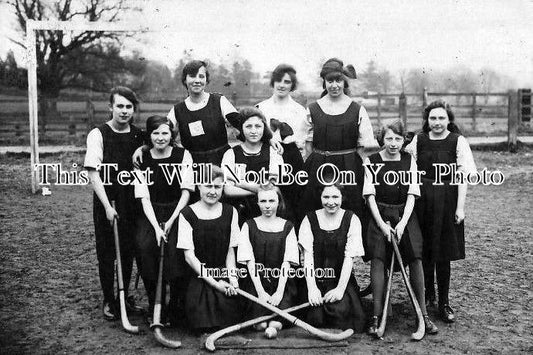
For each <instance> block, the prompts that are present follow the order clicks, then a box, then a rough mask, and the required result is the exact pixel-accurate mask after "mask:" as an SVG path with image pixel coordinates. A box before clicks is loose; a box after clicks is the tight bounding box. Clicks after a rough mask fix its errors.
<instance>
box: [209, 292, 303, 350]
mask: <svg viewBox="0 0 533 355" xmlns="http://www.w3.org/2000/svg"><path fill="white" fill-rule="evenodd" d="M309 306H310V304H309V302H306V303H303V304H301V305H299V306H294V307H290V308H287V309H284V311H285V312H287V313H290V312H296V311H299V310H300V309H304V308H307V307H309ZM276 317H278V314H277V313H273V314H271V315H267V316H261V317H257V318H254V319H250V320H247V321H246V322H242V323H239V324H235V325H232V326H230V327H227V328H224V329H220V330H219V331H217V332H215V333H213V334H211V335H210V336H208V337H207V339H206V340H205V348H206V349H207V350H209V351H215V350H216V347H215V342H216V341H217V340H218V339H220V338H222V337H223V336H225V335H228V334H230V333H234V332H237V331H239V330H241V329H245V328H248V327H251V326H253V325H256V324H259V323H263V322H267V321H269V320H271V319H274V318H276Z"/></svg>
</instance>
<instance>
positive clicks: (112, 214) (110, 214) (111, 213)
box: [105, 206, 118, 225]
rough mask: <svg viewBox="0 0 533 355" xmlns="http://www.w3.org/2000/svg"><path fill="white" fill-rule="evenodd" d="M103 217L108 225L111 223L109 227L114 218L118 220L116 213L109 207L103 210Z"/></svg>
mask: <svg viewBox="0 0 533 355" xmlns="http://www.w3.org/2000/svg"><path fill="white" fill-rule="evenodd" d="M105 216H106V218H107V220H108V221H109V223H111V225H112V224H113V220H114V219H115V218H116V219H118V213H117V211H116V210H115V209H114V208H113V207H111V206H109V207H108V208H106V209H105Z"/></svg>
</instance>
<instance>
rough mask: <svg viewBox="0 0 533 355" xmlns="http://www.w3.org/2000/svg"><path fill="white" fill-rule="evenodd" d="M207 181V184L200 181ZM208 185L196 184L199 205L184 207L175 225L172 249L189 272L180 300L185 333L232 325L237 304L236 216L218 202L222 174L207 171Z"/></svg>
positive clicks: (238, 313) (216, 170)
mask: <svg viewBox="0 0 533 355" xmlns="http://www.w3.org/2000/svg"><path fill="white" fill-rule="evenodd" d="M206 178H207V179H206ZM203 180H204V181H210V182H208V183H206V184H204V185H199V186H198V189H199V192H200V201H198V202H196V203H194V204H192V205H190V206H187V207H185V208H184V209H183V210H182V211H181V214H180V216H179V220H178V230H179V238H178V248H179V249H184V255H185V261H186V262H187V264H189V266H190V268H191V269H192V271H193V273H194V274H195V275H194V276H192V277H191V278H190V281H189V285H188V287H187V293H186V297H185V314H186V316H187V320H188V322H189V325H190V326H191V328H193V329H195V330H210V328H218V327H224V326H227V325H230V324H234V323H237V322H238V321H239V320H240V319H241V308H240V303H239V302H238V300H237V298H235V297H234V296H235V295H236V294H237V292H236V290H235V289H236V288H238V287H239V283H238V279H237V277H236V269H235V248H236V247H237V242H238V235H239V226H238V223H237V220H238V217H237V211H236V210H235V208H233V207H231V206H230V205H226V204H222V203H220V202H219V200H220V198H221V197H222V189H223V184H224V174H223V173H222V171H221V170H220V168H218V167H216V166H213V168H212V171H211V174H210V176H207V177H203Z"/></svg>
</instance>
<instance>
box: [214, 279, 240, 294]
mask: <svg viewBox="0 0 533 355" xmlns="http://www.w3.org/2000/svg"><path fill="white" fill-rule="evenodd" d="M217 290H218V291H220V292H222V293H223V294H225V295H226V296H228V297H231V296H236V295H237V290H236V289H235V287H233V286H232V285H230V284H229V283H227V282H226V281H224V280H219V281H218V282H217Z"/></svg>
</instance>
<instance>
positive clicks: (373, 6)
mask: <svg viewBox="0 0 533 355" xmlns="http://www.w3.org/2000/svg"><path fill="white" fill-rule="evenodd" d="M134 2H135V3H136V4H137V5H139V6H140V7H142V8H143V10H142V13H141V15H140V16H139V14H135V15H133V16H132V15H128V16H126V17H127V18H126V20H125V21H126V22H131V23H135V24H137V25H142V26H147V27H150V28H151V29H152V30H153V31H154V32H149V33H147V34H139V35H137V36H135V41H127V42H125V43H124V44H123V47H124V49H125V50H126V51H130V50H134V49H138V50H141V51H142V53H143V55H144V56H145V57H147V58H150V59H155V60H159V61H162V62H164V63H166V64H167V65H169V66H170V67H171V68H172V67H174V66H175V65H176V63H177V62H178V61H179V59H180V58H181V57H182V53H183V51H184V50H187V51H189V52H190V53H191V54H192V56H193V57H195V58H198V59H209V60H211V61H214V62H217V63H220V62H224V63H231V62H233V60H235V59H237V58H245V59H248V60H249V61H250V62H251V63H252V65H253V68H254V70H256V71H259V72H261V73H265V72H267V71H269V70H272V69H273V68H274V67H275V66H276V65H277V64H279V63H289V64H292V65H293V66H295V68H296V70H297V71H298V76H299V78H300V81H301V82H302V83H304V86H305V82H306V81H307V82H308V83H309V82H312V81H313V82H316V81H317V77H318V72H319V68H320V63H321V62H323V61H324V60H325V59H327V58H330V57H338V58H341V59H342V60H344V62H345V64H353V65H354V66H355V68H356V70H359V71H362V70H364V69H365V67H366V63H368V62H369V61H370V60H374V61H375V62H376V63H377V64H378V66H379V67H380V68H386V69H388V70H390V71H391V72H392V73H393V74H396V75H397V74H398V73H399V72H400V71H401V70H404V69H410V68H419V69H421V70H428V69H438V70H440V69H447V68H452V67H454V66H457V65H461V66H466V67H469V68H471V69H472V70H474V71H477V70H479V69H481V68H483V67H491V68H493V69H494V70H496V71H498V72H500V73H505V74H507V75H509V76H510V77H512V78H513V79H515V80H516V82H517V84H518V85H519V86H528V87H531V86H533V0H471V1H468V0H462V1H459V0H439V1H435V0H405V1H401V0H386V1H379V2H376V1H366V0H365V1H361V0H355V1H346V0H328V1H325V0H321V1H317V0H301V1H294V0H284V1H279V0H272V1H257V0H248V1H244V0H224V1H215V0H211V1H209V0H195V1H192V0H183V1H179V0H178V1H169V0H158V1H148V0H134ZM0 18H2V19H3V20H2V23H1V25H0V56H1V57H4V56H5V53H6V52H7V50H8V49H9V48H11V49H13V50H14V51H15V53H16V56H17V59H19V61H23V60H24V51H23V50H22V49H20V48H19V47H17V46H16V45H15V44H13V43H12V42H11V41H9V40H8V39H7V38H8V37H12V38H17V36H18V34H17V32H16V31H15V28H16V24H15V19H14V17H13V16H12V15H11V14H10V9H9V8H8V7H6V5H0Z"/></svg>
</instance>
